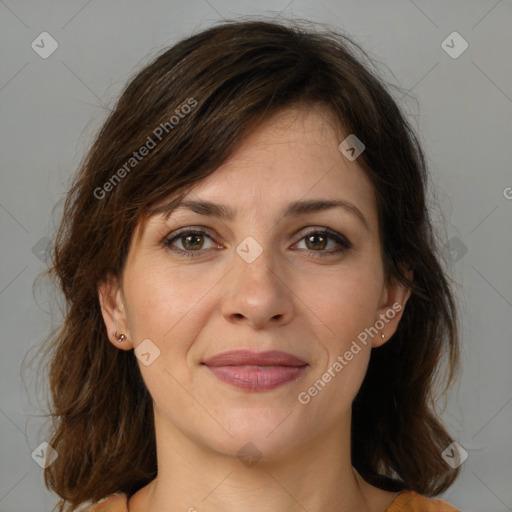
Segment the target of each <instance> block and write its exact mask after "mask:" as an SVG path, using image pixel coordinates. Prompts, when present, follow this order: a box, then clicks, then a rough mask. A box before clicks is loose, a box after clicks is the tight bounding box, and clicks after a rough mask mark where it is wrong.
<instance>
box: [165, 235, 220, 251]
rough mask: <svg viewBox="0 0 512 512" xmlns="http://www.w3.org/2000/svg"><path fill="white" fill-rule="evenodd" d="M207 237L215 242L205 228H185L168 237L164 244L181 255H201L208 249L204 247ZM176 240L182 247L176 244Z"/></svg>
mask: <svg viewBox="0 0 512 512" xmlns="http://www.w3.org/2000/svg"><path fill="white" fill-rule="evenodd" d="M205 238H208V239H210V241H212V242H213V239H212V237H211V236H210V235H209V234H208V233H207V231H205V230H204V229H200V228H197V229H191V228H185V229H183V230H181V231H178V232H177V233H173V234H172V235H171V236H170V237H168V238H166V239H165V240H164V241H163V244H164V245H165V246H166V247H168V248H169V249H170V250H171V251H173V252H175V253H176V254H178V255H179V256H187V257H195V256H200V254H201V252H202V251H203V250H205V249H207V248H205V247H204V239H205ZM175 241H177V243H178V244H179V245H181V248H180V247H176V246H175V243H174V242H175ZM214 245H215V244H214ZM217 247H219V246H218V245H217ZM210 248H211V247H210Z"/></svg>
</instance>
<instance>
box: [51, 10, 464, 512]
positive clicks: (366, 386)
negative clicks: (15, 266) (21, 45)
mask: <svg viewBox="0 0 512 512" xmlns="http://www.w3.org/2000/svg"><path fill="white" fill-rule="evenodd" d="M426 187H427V174H426V169H425V162H424V158H423V154H422V150H421V148H420V146H419V144H418V142H417V139H416V137H415V135H414V133H413V132H412V130H411V129H410V127H409V124H408V123H407V121H406V120H405V118H404V117H403V115H402V113H401V112H400V110H399V108H398V107H397V105H396V104H395V102H394V101H393V99H392V98H391V96H390V94H389V93H388V92H387V91H386V90H385V88H384V86H383V85H382V82H381V80H380V79H379V78H377V76H376V75H375V73H372V72H370V71H369V68H367V67H366V66H365V65H363V64H362V57H360V55H359V54H358V52H357V47H356V45H354V44H353V43H351V42H350V40H348V39H347V38H346V37H345V36H343V35H341V34H337V33H335V32H333V31H325V32H322V33H321V32H319V31H317V30H315V29H314V28H311V27H309V26H307V25H305V24H303V25H301V24H299V23H297V22H294V23H289V24H287V25H285V24H282V23H275V22H266V21H258V20H252V21H243V22H240V21H233V22H225V23H222V24H220V25H217V26H215V27H212V28H210V29H208V30H204V31H202V32H200V33H198V34H196V35H194V36H192V37H189V38H187V39H185V40H182V41H181V42H179V43H178V44H176V45H175V46H173V47H172V48H170V49H169V50H167V51H165V52H164V53H163V54H161V55H160V56H158V57H157V58H156V59H155V60H154V61H153V62H152V63H151V64H149V65H148V66H147V67H145V68H144V69H143V70H142V71H140V73H138V74H137V76H136V77H135V78H134V79H133V80H132V81H131V83H130V84H129V85H128V86H127V88H126V90H125V91H124V92H123V94H122V95H121V98H120V100H119V102H118V104H117V106H116V108H115V109H114V111H113V112H112V113H111V115H110V117H109V118H108V119H107V121H106V122H105V124H104V126H103V127H102V129H101V131H100V133H99V135H98V137H97V139H96V141H95V142H94V144H93V146H92V149H91V151H90V153H89V155H88V157H87V158H86V160H85V161H84V163H83V165H82V167H81V169H80V171H79V173H78V175H77V177H76V180H75V182H74V184H73V186H72V188H71V190H70V192H69V195H68V197H67V200H66V204H65V211H64V216H63V221H62V225H61V227H60V231H59V233H58V237H57V240H56V247H55V259H54V267H53V269H52V273H53V275H54V276H56V277H57V278H58V280H59V284H60V286H61V289H62V291H63V293H64V296H65V299H66V301H67V304H68V309H67V312H66V313H67V316H66V319H65V323H64V325H63V326H62V329H61V330H60V332H59V334H58V336H57V337H56V338H55V339H54V340H53V343H52V345H51V348H52V349H53V351H52V360H51V361H52V366H51V373H50V381H51V390H52V396H53V401H54V410H53V411H52V414H53V416H54V417H55V419H56V424H55V431H54V433H53V435H52V438H51V441H50V445H51V446H52V448H53V449H54V450H56V452H57V453H58V457H57V458H56V459H55V460H54V462H53V463H52V464H50V465H49V466H48V467H47V469H46V470H45V482H46V485H47V486H48V487H49V488H50V489H52V490H54V491H55V492H56V493H57V494H58V495H59V496H60V497H61V498H62V501H61V502H60V503H59V504H58V507H59V511H63V510H66V511H67V510H76V507H78V506H84V505H87V506H88V508H87V509H86V510H90V511H101V510H108V511H112V512H118V511H119V512H121V511H129V512H142V511H151V512H164V511H166V512H167V511H174V510H189V511H194V510H197V511H200V512H201V511H210V510H223V511H231V510H234V509H236V510H243V511H251V510H269V511H272V510H278V509H279V510H290V511H295V510H307V511H309V512H315V511H319V510H333V511H334V510H336V511H342V512H348V511H350V512H354V511H371V512H384V511H387V512H395V511H398V510H400V511H402V512H405V511H430V510H436V511H446V512H447V511H454V510H455V509H454V508H453V507H451V506H450V505H448V504H446V503H444V502H442V501H441V500H438V499H434V498H433V496H436V495H437V494H439V493H441V492H443V491H445V490H446V489H447V488H448V487H449V486H450V485H451V484H452V483H453V481H454V480H455V478H456V476H457V473H458V469H457V468H456V469H452V467H451V466H450V465H448V464H447V463H446V462H445V460H444V459H443V457H442V455H441V454H442V452H443V451H444V450H445V449H446V448H447V447H449V446H450V445H451V443H452V441H453V440H452V439H451V437H450V436H449V434H448V433H447V432H446V430H445V429H444V428H443V426H442V424H441V423H440V421H439V419H438V418H437V416H436V413H435V411H434V410H433V408H432V403H433V398H434V389H433V383H434V377H435V376H436V374H437V372H438V371H439V365H440V364H441V363H443V361H445V360H446V361H445V362H446V363H447V367H448V369H449V372H448V379H447V384H448V383H450V382H451V380H452V378H453V376H454V374H455V371H456V369H457V363H458V341H457V322H456V309H455V305H454V301H453V298H452V294H451V292H450V288H449V285H448V282H447V278H446V276H445V275H444V274H443V270H442V268H441V267H440V265H439V262H438V259H437V256H436V246H435V239H434V236H433V232H432V227H431V223H430V220H429V215H428V211H427V208H426V203H425V192H426V190H427V189H426ZM96 502H98V503H96Z"/></svg>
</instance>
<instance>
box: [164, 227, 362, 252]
mask: <svg viewBox="0 0 512 512" xmlns="http://www.w3.org/2000/svg"><path fill="white" fill-rule="evenodd" d="M187 235H206V236H207V237H208V238H210V239H211V240H212V241H214V240H213V238H212V236H211V235H210V234H209V233H208V231H206V230H204V229H201V228H197V229H190V228H184V229H183V230H182V231H178V232H177V233H174V234H173V235H172V236H171V237H166V238H165V239H164V240H163V245H164V246H165V247H166V248H167V249H169V250H170V251H172V252H173V253H175V254H176V255H177V256H179V257H184V258H197V257H200V256H201V255H202V253H203V252H204V251H205V250H208V249H199V250H197V251H185V250H183V249H178V248H176V247H172V243H173V242H174V241H175V240H177V239H179V238H184V237H185V236H187ZM311 235H322V236H325V237H327V238H328V239H331V240H334V241H336V242H337V243H338V244H339V245H340V246H341V247H339V248H338V249H336V250H334V251H314V250H310V252H311V253H312V254H311V256H310V257H313V258H317V257H320V258H325V257H328V256H331V255H334V254H339V253H341V252H344V251H347V250H349V249H351V248H352V244H351V243H350V242H349V241H348V239H347V238H345V237H344V236H343V235H341V234H339V233H337V232H336V231H333V230H332V229H329V228H323V229H316V230H311V231H308V232H307V233H304V234H303V236H302V238H301V239H300V240H299V242H301V241H302V240H303V239H304V238H306V237H308V236H311Z"/></svg>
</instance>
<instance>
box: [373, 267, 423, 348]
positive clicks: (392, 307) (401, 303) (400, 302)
mask: <svg viewBox="0 0 512 512" xmlns="http://www.w3.org/2000/svg"><path fill="white" fill-rule="evenodd" d="M403 273H404V275H405V277H407V279H409V281H412V279H413V273H412V271H411V270H409V269H405V270H403ZM410 296H411V290H410V289H409V288H408V287H407V286H406V285H404V284H402V283H400V282H399V281H398V280H393V281H390V282H387V283H386V284H385V286H384V288H383V290H382V294H381V298H380V302H379V309H378V312H377V313H378V316H377V318H376V319H375V326H376V328H378V329H379V332H378V334H377V335H376V336H374V337H373V341H372V347H380V346H381V345H384V343H386V342H387V341H388V340H389V339H390V338H391V337H392V336H393V334H395V332H396V330H397V328H398V324H399V322H400V319H401V318H402V315H403V312H404V309H405V304H406V303H407V301H408V300H409V297H410ZM382 335H384V337H382Z"/></svg>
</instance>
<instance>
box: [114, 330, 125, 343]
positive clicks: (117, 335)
mask: <svg viewBox="0 0 512 512" xmlns="http://www.w3.org/2000/svg"><path fill="white" fill-rule="evenodd" d="M114 337H115V338H116V340H117V341H118V342H119V343H123V341H124V340H125V339H126V336H125V335H124V334H117V332H116V333H115V334H114Z"/></svg>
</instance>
